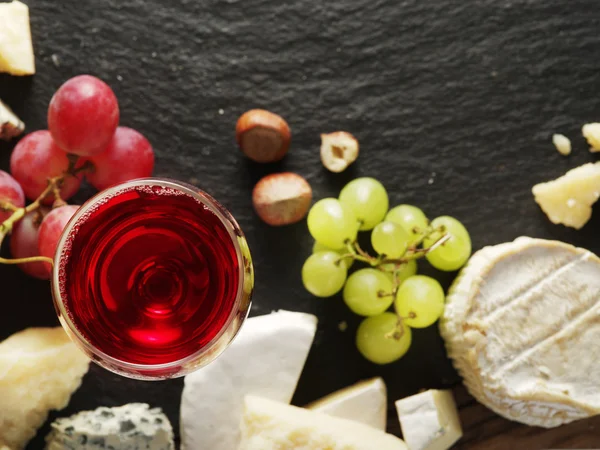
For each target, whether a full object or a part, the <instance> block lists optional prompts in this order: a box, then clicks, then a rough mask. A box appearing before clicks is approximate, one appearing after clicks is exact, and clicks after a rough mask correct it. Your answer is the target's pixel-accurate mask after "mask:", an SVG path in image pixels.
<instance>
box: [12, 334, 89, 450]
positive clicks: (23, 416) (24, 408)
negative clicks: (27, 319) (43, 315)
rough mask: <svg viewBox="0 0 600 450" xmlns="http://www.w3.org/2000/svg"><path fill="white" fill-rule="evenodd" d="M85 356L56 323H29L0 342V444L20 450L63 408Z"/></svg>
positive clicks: (76, 384) (78, 379)
mask: <svg viewBox="0 0 600 450" xmlns="http://www.w3.org/2000/svg"><path fill="white" fill-rule="evenodd" d="M89 364H90V360H89V358H88V357H87V356H85V355H84V354H83V352H81V351H80V350H79V349H78V348H77V347H76V346H75V344H73V343H72V342H71V340H70V339H69V337H68V336H67V334H66V333H65V332H64V331H63V329H62V328H61V327H57V328H28V329H26V330H23V331H21V332H19V333H16V334H13V335H12V336H11V337H9V338H8V339H6V340H5V341H2V342H1V343H0V447H1V446H2V445H5V446H7V447H10V448H11V449H12V450H21V449H22V448H24V447H25V446H26V445H27V442H28V441H29V440H30V439H31V438H32V437H33V436H35V433H36V431H37V429H38V428H39V427H40V426H41V425H42V424H43V423H44V422H45V421H46V418H47V417H48V412H49V411H51V410H60V409H63V408H64V407H65V406H67V404H68V403H69V400H70V398H71V394H72V393H73V392H75V390H77V388H78V387H79V385H80V384H81V379H82V377H83V375H85V373H86V372H87V371H88V367H89Z"/></svg>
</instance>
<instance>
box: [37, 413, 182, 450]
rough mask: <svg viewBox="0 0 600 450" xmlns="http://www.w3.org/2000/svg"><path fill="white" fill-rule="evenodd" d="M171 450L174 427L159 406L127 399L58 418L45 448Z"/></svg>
mask: <svg viewBox="0 0 600 450" xmlns="http://www.w3.org/2000/svg"><path fill="white" fill-rule="evenodd" d="M111 448H112V449H116V450H141V449H146V450H174V449H175V444H174V442H173V428H172V427H171V423H170V422H169V419H168V418H167V416H165V415H164V414H163V413H162V411H161V410H160V409H159V408H153V409H150V407H149V406H148V405H147V404H145V403H130V404H128V405H123V406H118V407H114V408H106V407H102V408H98V409H96V410H94V411H82V412H80V413H78V414H75V415H74V416H71V417H68V418H63V419H57V420H55V421H54V422H53V423H52V431H51V432H50V433H49V434H48V435H47V436H46V450H106V449H111Z"/></svg>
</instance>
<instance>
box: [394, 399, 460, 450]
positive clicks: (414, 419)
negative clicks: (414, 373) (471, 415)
mask: <svg viewBox="0 0 600 450" xmlns="http://www.w3.org/2000/svg"><path fill="white" fill-rule="evenodd" d="M396 410H397V411H398V417H399V418H400V426H401V427H402V436H403V437H404V441H405V442H406V445H408V448H410V450H447V449H449V448H450V447H452V445H454V443H455V442H456V441H458V440H459V439H460V438H461V437H462V429H461V426H460V420H459V418H458V411H457V410H456V404H455V403H454V398H453V397H452V392H450V391H438V390H435V389H431V390H429V391H425V392H421V393H420V394H416V395H413V396H411V397H407V398H404V399H402V400H398V401H397V402H396Z"/></svg>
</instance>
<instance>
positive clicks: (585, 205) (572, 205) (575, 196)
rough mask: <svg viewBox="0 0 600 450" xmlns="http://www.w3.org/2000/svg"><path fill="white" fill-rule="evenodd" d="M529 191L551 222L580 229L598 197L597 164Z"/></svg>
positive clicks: (598, 177) (598, 174) (536, 186)
mask: <svg viewBox="0 0 600 450" xmlns="http://www.w3.org/2000/svg"><path fill="white" fill-rule="evenodd" d="M532 192H533V196H534V198H535V201H536V203H537V204H538V205H540V207H541V208H542V210H543V211H544V213H546V215H547V216H548V219H550V221H551V222H552V223H557V224H558V223H560V224H563V225H565V226H567V227H573V228H576V229H580V228H581V227H583V226H584V225H585V224H586V223H587V221H588V220H590V217H591V216H592V205H593V204H594V203H596V201H597V200H598V197H600V163H595V164H593V163H588V164H584V165H583V166H580V167H577V168H575V169H572V170H569V171H568V172H567V173H566V174H565V175H563V176H562V177H560V178H557V179H556V180H552V181H548V182H547V183H540V184H536V185H535V186H534V187H533V189H532Z"/></svg>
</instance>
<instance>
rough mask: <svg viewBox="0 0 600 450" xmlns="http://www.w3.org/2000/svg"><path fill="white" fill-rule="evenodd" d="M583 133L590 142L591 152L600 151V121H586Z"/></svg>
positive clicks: (582, 129)
mask: <svg viewBox="0 0 600 450" xmlns="http://www.w3.org/2000/svg"><path fill="white" fill-rule="evenodd" d="M581 133H582V134H583V137H585V138H586V139H587V141H588V144H590V152H592V153H594V152H600V123H586V124H585V125H584V126H583V127H582V128H581Z"/></svg>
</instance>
